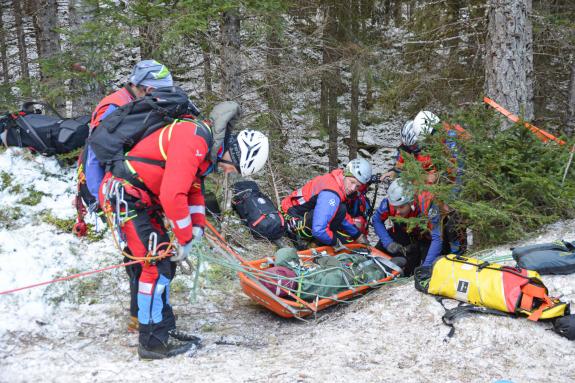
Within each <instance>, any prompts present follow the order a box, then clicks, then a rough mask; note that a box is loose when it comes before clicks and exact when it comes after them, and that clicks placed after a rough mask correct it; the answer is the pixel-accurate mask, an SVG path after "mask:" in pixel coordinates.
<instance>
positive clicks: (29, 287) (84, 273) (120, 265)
mask: <svg viewBox="0 0 575 383" xmlns="http://www.w3.org/2000/svg"><path fill="white" fill-rule="evenodd" d="M143 262H144V261H143V260H142V261H131V262H126V263H121V264H119V265H113V266H108V267H104V268H103V269H98V270H92V271H85V272H83V273H78V274H73V275H68V276H67V277H62V278H56V279H52V280H50V281H45V282H40V283H35V284H33V285H28V286H23V287H18V288H16V289H12V290H6V291H0V295H4V294H11V293H15V292H16V291H21V290H26V289H31V288H33V287H38V286H43V285H49V284H51V283H55V282H62V281H68V280H70V279H75V278H80V277H84V276H86V275H91V274H96V273H101V272H102V271H107V270H112V269H117V268H118V267H123V266H130V265H134V264H136V263H143Z"/></svg>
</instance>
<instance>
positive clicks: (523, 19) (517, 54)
mask: <svg viewBox="0 0 575 383" xmlns="http://www.w3.org/2000/svg"><path fill="white" fill-rule="evenodd" d="M488 4H489V8H488V28H487V42H486V60H485V93H486V95H487V96H488V97H491V98H493V99H494V100H495V101H496V102H498V103H499V104H501V105H503V107H505V108H507V109H508V110H509V111H511V112H512V113H515V114H518V115H521V116H522V117H523V118H524V119H526V120H531V119H532V118H533V115H534V111H533V31H532V26H531V20H530V19H529V17H530V16H531V10H532V7H531V5H532V3H531V0H489V1H488ZM509 125H510V124H508V123H505V125H502V127H503V128H504V129H505V128H507V127H509Z"/></svg>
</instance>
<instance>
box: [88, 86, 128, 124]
mask: <svg viewBox="0 0 575 383" xmlns="http://www.w3.org/2000/svg"><path fill="white" fill-rule="evenodd" d="M135 99H136V98H135V97H134V94H132V92H130V91H129V90H128V88H126V87H123V88H122V89H119V90H117V91H115V92H114V93H112V94H109V95H107V96H106V97H104V98H103V99H102V101H100V103H99V104H98V105H97V106H96V109H94V112H93V113H92V118H91V120H90V131H92V130H94V128H96V127H97V126H98V125H100V122H101V120H102V115H103V114H104V113H106V110H108V106H110V105H116V106H122V105H126V104H128V103H130V102H132V101H134V100H135Z"/></svg>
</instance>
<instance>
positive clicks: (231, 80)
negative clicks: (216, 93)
mask: <svg viewBox="0 0 575 383" xmlns="http://www.w3.org/2000/svg"><path fill="white" fill-rule="evenodd" d="M240 43H241V40H240V15H239V10H238V9H237V8H235V9H231V10H228V11H225V12H224V13H223V15H222V24H221V44H222V48H221V61H222V94H223V96H224V98H225V99H228V100H236V101H239V98H240V96H241V78H240V73H241V69H242V63H241V56H240V54H241V52H240Z"/></svg>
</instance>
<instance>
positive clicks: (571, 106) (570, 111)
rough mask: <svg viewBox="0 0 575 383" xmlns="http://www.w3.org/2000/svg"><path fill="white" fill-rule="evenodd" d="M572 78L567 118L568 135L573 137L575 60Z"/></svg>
mask: <svg viewBox="0 0 575 383" xmlns="http://www.w3.org/2000/svg"><path fill="white" fill-rule="evenodd" d="M571 61H572V62H571V76H570V77H569V96H568V97H569V98H568V100H567V115H566V118H565V125H566V126H567V128H566V129H565V131H566V133H567V134H568V135H569V136H570V137H573V133H574V132H575V58H572V59H571Z"/></svg>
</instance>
